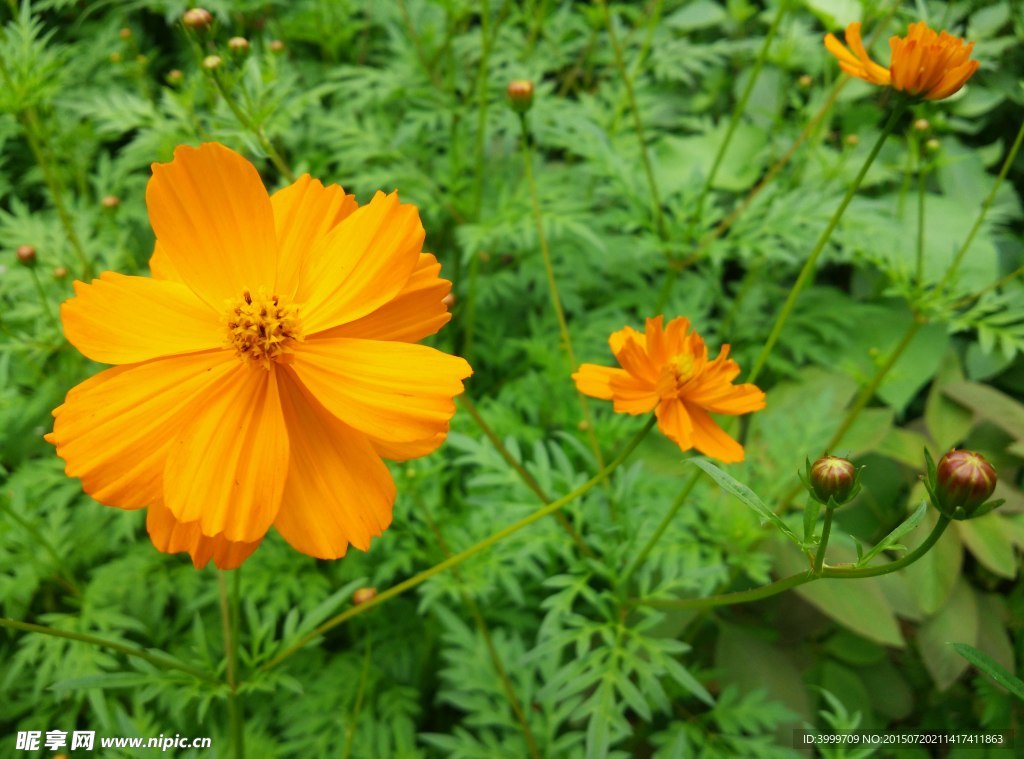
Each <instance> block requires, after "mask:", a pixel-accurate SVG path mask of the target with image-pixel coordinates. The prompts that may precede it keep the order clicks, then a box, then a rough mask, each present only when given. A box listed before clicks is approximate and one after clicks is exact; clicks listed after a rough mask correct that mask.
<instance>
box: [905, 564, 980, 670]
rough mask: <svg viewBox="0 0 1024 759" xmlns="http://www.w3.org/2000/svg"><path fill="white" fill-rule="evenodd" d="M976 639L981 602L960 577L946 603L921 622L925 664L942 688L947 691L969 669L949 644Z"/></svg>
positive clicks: (920, 638) (920, 639) (920, 645)
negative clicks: (978, 602) (932, 615)
mask: <svg viewBox="0 0 1024 759" xmlns="http://www.w3.org/2000/svg"><path fill="white" fill-rule="evenodd" d="M977 640H978V605H977V603H976V602H975V599H974V590H973V589H972V588H971V587H970V586H969V585H968V584H967V583H966V582H965V581H964V580H963V579H962V578H961V579H960V580H959V581H958V582H957V584H956V586H955V587H954V588H953V592H952V593H951V594H950V596H949V600H948V601H947V602H946V605H945V606H943V607H942V608H941V609H940V610H939V613H938V614H936V615H935V616H934V617H932V618H931V619H929V620H927V621H926V622H925V623H924V624H923V625H921V629H920V630H919V631H918V636H917V643H918V649H919V650H920V652H921V658H922V660H923V661H924V666H925V668H926V669H927V670H928V673H929V674H930V675H931V676H932V680H934V681H935V686H936V687H937V688H938V689H939V690H946V688H948V687H949V686H950V685H952V684H953V683H954V682H955V681H956V679H957V678H958V677H960V675H961V674H963V671H964V670H965V669H967V662H965V661H963V660H962V659H961V658H959V657H958V656H956V655H955V654H954V653H953V651H951V650H950V648H949V646H948V645H947V644H949V643H968V644H970V645H974V643H976V642H977Z"/></svg>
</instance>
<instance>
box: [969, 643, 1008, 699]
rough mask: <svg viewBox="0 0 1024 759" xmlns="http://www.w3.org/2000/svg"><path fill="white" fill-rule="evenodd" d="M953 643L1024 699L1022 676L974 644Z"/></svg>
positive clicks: (978, 665)
mask: <svg viewBox="0 0 1024 759" xmlns="http://www.w3.org/2000/svg"><path fill="white" fill-rule="evenodd" d="M952 645H953V648H954V649H955V650H956V652H957V653H958V654H960V655H961V656H962V657H964V658H965V659H967V661H969V662H970V663H971V664H973V665H974V666H975V667H977V668H978V669H980V670H981V671H982V672H984V673H985V674H986V675H988V676H989V677H991V678H992V679H993V680H995V681H996V682H997V683H999V684H1000V685H1002V686H1003V687H1004V688H1006V690H1008V691H1010V693H1012V694H1013V695H1015V696H1016V697H1017V698H1019V699H1020V700H1021V701H1024V682H1022V681H1021V680H1020V678H1017V677H1014V676H1013V674H1012V673H1011V672H1009V671H1008V670H1007V669H1006V668H1005V667H1003V665H1002V664H1000V663H999V662H997V661H996V660H995V659H993V658H992V657H991V656H988V655H987V654H983V653H982V652H981V651H979V650H978V649H976V648H975V647H974V646H969V645H967V644H966V643H953V644H952Z"/></svg>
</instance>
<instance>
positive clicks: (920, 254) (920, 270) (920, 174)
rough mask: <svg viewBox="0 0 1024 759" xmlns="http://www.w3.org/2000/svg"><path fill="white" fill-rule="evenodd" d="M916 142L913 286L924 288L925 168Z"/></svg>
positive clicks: (920, 149) (920, 150)
mask: <svg viewBox="0 0 1024 759" xmlns="http://www.w3.org/2000/svg"><path fill="white" fill-rule="evenodd" d="M920 142H921V141H920V140H917V143H918V148H917V271H916V277H915V284H916V285H917V287H918V288H919V289H923V288H924V199H925V179H926V174H927V172H926V169H927V166H926V165H925V162H924V145H921V144H920Z"/></svg>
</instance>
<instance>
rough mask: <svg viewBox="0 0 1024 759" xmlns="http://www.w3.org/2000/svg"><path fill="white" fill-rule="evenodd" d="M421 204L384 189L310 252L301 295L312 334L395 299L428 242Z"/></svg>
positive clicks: (305, 321)
mask: <svg viewBox="0 0 1024 759" xmlns="http://www.w3.org/2000/svg"><path fill="white" fill-rule="evenodd" d="M423 237H424V232H423V225H422V224H421V223H420V217H419V212H418V211H417V210H416V207H415V206H411V205H408V204H404V205H403V204H399V202H398V195H397V194H396V193H392V194H391V195H385V194H384V193H382V192H378V193H377V195H376V196H375V197H374V198H373V200H371V201H370V203H369V204H367V205H365V206H363V207H362V208H360V209H358V210H357V211H355V212H354V213H353V214H352V215H350V216H349V217H348V218H346V219H345V220H344V221H342V222H341V223H340V224H339V225H338V226H336V227H335V228H334V229H332V230H331V231H330V232H329V233H328V234H327V235H326V236H325V237H323V238H321V240H320V242H319V243H318V244H317V245H316V247H314V248H313V250H312V251H310V253H309V254H308V256H309V258H308V261H307V266H306V269H305V272H304V274H303V277H302V283H301V286H300V288H299V291H298V293H297V294H296V300H298V301H300V302H303V303H305V304H306V309H305V311H304V313H303V322H302V327H303V330H304V331H305V333H306V335H313V334H316V333H317V332H322V331H323V330H326V329H330V328H331V327H336V326H338V325H339V324H344V323H346V322H351V321H355V320H356V319H358V318H360V317H362V316H366V315H367V314H369V313H371V312H373V311H374V310H376V309H378V308H380V307H381V306H383V305H384V304H385V303H387V302H388V301H390V300H393V299H394V298H395V296H396V295H398V293H399V292H400V291H401V290H402V288H403V287H404V286H405V284H406V283H407V282H408V281H409V277H410V276H411V275H412V272H413V269H414V268H415V267H416V264H417V262H418V261H419V257H420V250H421V248H422V246H423Z"/></svg>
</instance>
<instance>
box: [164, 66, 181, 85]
mask: <svg viewBox="0 0 1024 759" xmlns="http://www.w3.org/2000/svg"><path fill="white" fill-rule="evenodd" d="M184 78H185V75H184V74H183V73H181V69H171V70H170V71H168V72H167V83H168V84H170V85H172V86H173V85H177V84H181V80H182V79H184Z"/></svg>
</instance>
